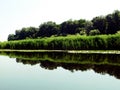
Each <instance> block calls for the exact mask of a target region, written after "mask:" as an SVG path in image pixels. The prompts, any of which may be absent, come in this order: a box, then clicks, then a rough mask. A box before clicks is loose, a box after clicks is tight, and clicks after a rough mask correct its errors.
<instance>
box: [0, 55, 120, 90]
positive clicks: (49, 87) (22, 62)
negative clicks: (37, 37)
mask: <svg viewBox="0 0 120 90" xmlns="http://www.w3.org/2000/svg"><path fill="white" fill-rule="evenodd" d="M4 55H5V54H4ZM6 55H8V56H3V55H1V56H0V90H119V88H120V66H119V63H118V62H119V60H120V59H119V57H120V55H117V56H116V55H112V57H110V56H111V55H84V54H83V55H80V54H79V55H78V54H75V55H73V56H72V55H71V54H70V56H69V54H60V53H59V54H56V53H54V54H53V53H52V54H51V53H49V54H46V53H45V54H43V53H42V55H41V54H33V53H29V54H27V55H25V53H24V54H23V53H22V54H20V53H17V54H16V53H14V54H13V53H12V54H11V53H7V54H6ZM31 55H33V56H31ZM66 56H67V57H66ZM76 56H80V57H81V58H82V60H84V62H83V61H82V60H80V59H79V60H80V62H79V61H78V60H77V59H76V58H79V57H76ZM102 56H103V57H102ZM10 57H11V58H10ZM28 57H30V58H28ZM32 57H33V58H32ZM40 57H41V58H40ZM98 57H99V60H98ZM86 58H89V60H90V59H91V60H90V61H91V62H88V60H86ZM96 58H97V59H96ZM100 58H102V59H100ZM107 58H108V61H107ZM110 58H111V60H110ZM38 59H39V60H38ZM63 59H64V60H63ZM69 59H70V60H69ZM113 59H115V60H113ZM54 60H55V61H54ZM66 60H67V61H68V62H69V63H66ZM75 60H76V61H75ZM85 60H86V61H85ZM92 60H94V61H92ZM96 60H97V62H99V63H96ZM100 60H103V61H104V63H105V64H102V63H103V61H100ZM112 60H113V61H112ZM90 63H91V64H90ZM111 63H112V64H113V65H112V64H111Z"/></svg>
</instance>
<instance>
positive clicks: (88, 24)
mask: <svg viewBox="0 0 120 90" xmlns="http://www.w3.org/2000/svg"><path fill="white" fill-rule="evenodd" d="M119 30H120V11H118V10H116V11H114V12H113V13H111V14H108V15H106V16H97V17H94V18H93V19H92V20H85V19H80V20H67V21H64V22H62V23H61V24H56V23H55V22H52V21H48V22H45V23H42V24H40V26H39V28H36V27H27V28H22V29H21V30H16V31H15V34H9V35H8V41H11V40H21V39H26V38H39V37H50V36H52V35H55V36H60V35H61V36H66V35H68V34H80V35H98V34H115V33H117V32H118V31H119Z"/></svg>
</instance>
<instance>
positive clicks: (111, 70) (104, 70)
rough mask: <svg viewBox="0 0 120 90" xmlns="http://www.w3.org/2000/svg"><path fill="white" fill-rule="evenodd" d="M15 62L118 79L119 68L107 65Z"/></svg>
mask: <svg viewBox="0 0 120 90" xmlns="http://www.w3.org/2000/svg"><path fill="white" fill-rule="evenodd" d="M16 61H17V62H22V63H23V64H30V65H35V64H40V66H41V67H42V68H45V69H49V70H53V69H56V68H57V67H62V68H64V69H66V70H70V71H71V72H73V71H78V70H81V71H86V70H90V69H91V70H94V71H95V72H97V73H100V74H109V75H112V76H115V77H116V78H118V79H120V66H115V65H107V64H100V65H99V64H98V65H97V64H92V63H91V64H77V63H63V62H52V61H48V60H46V61H45V60H44V61H39V60H34V61H31V60H25V59H18V58H17V59H16Z"/></svg>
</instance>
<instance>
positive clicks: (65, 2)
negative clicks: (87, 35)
mask: <svg viewBox="0 0 120 90" xmlns="http://www.w3.org/2000/svg"><path fill="white" fill-rule="evenodd" d="M114 10H120V0H0V41H6V40H7V37H8V35H9V34H14V33H15V31H16V30H20V29H22V28H23V27H30V26H33V27H39V25H40V24H41V23H44V22H47V21H53V22H56V23H58V24H60V23H62V22H64V21H66V20H69V19H72V20H79V19H86V20H91V19H92V18H93V17H96V16H100V15H107V14H110V13H113V11H114Z"/></svg>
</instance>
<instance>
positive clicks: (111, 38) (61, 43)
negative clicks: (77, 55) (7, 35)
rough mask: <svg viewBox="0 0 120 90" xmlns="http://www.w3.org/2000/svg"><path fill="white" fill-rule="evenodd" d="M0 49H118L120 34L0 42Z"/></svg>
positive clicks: (119, 46) (119, 48) (119, 47)
mask: <svg viewBox="0 0 120 90" xmlns="http://www.w3.org/2000/svg"><path fill="white" fill-rule="evenodd" d="M0 49H25V50H27V49H45V50H120V34H115V35H97V36H79V35H69V36H59V37H50V38H41V39H26V40H17V41H8V42H1V43H0Z"/></svg>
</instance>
